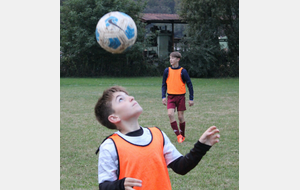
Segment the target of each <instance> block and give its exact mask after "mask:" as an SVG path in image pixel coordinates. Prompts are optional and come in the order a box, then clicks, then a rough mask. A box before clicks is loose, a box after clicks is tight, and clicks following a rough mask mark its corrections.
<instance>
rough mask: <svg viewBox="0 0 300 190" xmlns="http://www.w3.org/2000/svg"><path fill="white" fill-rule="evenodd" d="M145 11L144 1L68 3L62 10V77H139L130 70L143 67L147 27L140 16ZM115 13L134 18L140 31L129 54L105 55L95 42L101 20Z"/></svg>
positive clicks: (70, 0) (68, 0)
mask: <svg viewBox="0 0 300 190" xmlns="http://www.w3.org/2000/svg"><path fill="white" fill-rule="evenodd" d="M144 7H145V5H144V4H143V3H141V1H133V0H65V1H64V2H63V4H62V6H61V9H60V12H61V14H60V18H61V27H60V34H61V41H60V46H61V52H62V56H61V76H101V75H102V76H103V75H113V76H117V75H123V76H124V75H125V76H126V75H134V74H137V73H133V69H132V68H130V67H133V66H134V67H135V68H136V70H139V68H140V67H143V62H142V61H141V60H143V59H142V51H143V48H144V47H143V41H144V25H143V23H141V22H140V21H139V14H140V13H141V12H142V11H143V10H144ZM115 10H118V11H121V12H125V13H126V14H128V15H129V16H131V17H132V19H133V20H134V21H135V23H136V25H137V28H138V37H137V40H136V43H135V45H134V46H133V47H132V48H131V49H130V50H129V51H128V52H126V54H114V55H113V54H111V53H109V52H106V51H105V50H104V49H102V48H101V47H100V45H99V44H98V43H97V42H96V38H95V29H96V25H97V23H98V21H99V19H100V18H101V17H102V16H103V15H104V14H106V13H108V12H111V11H115ZM134 60H139V61H134ZM140 70H142V69H140ZM121 71H122V72H121ZM138 74H140V73H138Z"/></svg>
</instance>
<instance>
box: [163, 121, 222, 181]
mask: <svg viewBox="0 0 300 190" xmlns="http://www.w3.org/2000/svg"><path fill="white" fill-rule="evenodd" d="M219 138H220V135H219V130H218V129H217V128H216V127H215V126H212V127H210V128H208V129H207V130H206V131H205V132H204V133H203V134H202V135H201V137H200V139H199V140H198V141H197V143H196V144H195V145H194V148H193V149H191V151H190V152H189V153H188V154H186V155H185V156H181V157H179V158H177V159H176V160H174V161H173V162H171V163H170V164H169V165H168V167H170V168H172V170H173V171H174V172H175V173H178V174H181V175H185V174H186V173H188V172H189V171H191V170H192V169H193V168H194V167H196V166H197V164H198V163H199V162H200V160H201V159H202V157H203V156H204V155H205V154H206V152H207V151H208V150H209V149H210V148H211V146H213V145H214V144H216V143H218V142H219Z"/></svg>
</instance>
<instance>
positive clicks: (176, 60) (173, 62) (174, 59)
mask: <svg viewBox="0 0 300 190" xmlns="http://www.w3.org/2000/svg"><path fill="white" fill-rule="evenodd" d="M179 60H180V58H177V57H173V56H170V63H171V65H172V66H178V63H179Z"/></svg>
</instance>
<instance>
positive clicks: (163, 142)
mask: <svg viewBox="0 0 300 190" xmlns="http://www.w3.org/2000/svg"><path fill="white" fill-rule="evenodd" d="M142 111H143V109H142V107H141V106H140V105H139V104H138V102H137V101H136V100H135V99H134V97H132V96H129V95H128V93H127V91H126V90H125V89H124V88H123V87H119V86H114V87H111V88H109V89H107V90H105V91H104V92H103V95H102V96H101V97H100V98H99V100H98V102H97V104H96V105H95V116H96V119H97V120H98V121H99V122H100V123H101V124H102V125H104V126H105V127H107V128H109V129H117V130H118V131H117V132H115V133H114V134H113V135H111V136H109V137H108V138H106V139H105V140H104V141H103V142H102V144H101V145H100V147H99V149H98V150H97V152H96V154H97V153H98V151H99V152H100V153H99V160H98V182H99V189H101V190H112V189H114V190H124V189H125V190H134V189H135V190H154V189H163V190H171V182H170V178H169V174H168V170H167V167H170V168H172V170H173V171H174V172H176V173H178V174H181V175H184V174H186V173H187V172H189V171H190V170H192V169H193V168H194V167H195V166H196V165H197V164H198V163H199V161H200V160H201V159H202V157H203V156H204V155H205V154H206V152H207V151H208V150H209V149H210V148H211V146H213V145H214V144H215V143H217V142H219V138H220V135H219V130H218V129H217V128H216V127H215V126H212V127H210V128H208V129H207V130H206V131H205V132H204V133H203V134H202V136H201V137H200V139H199V140H198V141H197V142H196V143H195V145H194V148H193V149H191V151H190V152H189V153H188V154H186V155H185V156H182V154H181V153H179V152H178V150H177V149H176V148H175V146H174V145H173V144H172V143H171V142H170V139H169V138H168V137H167V135H166V134H165V133H164V132H163V131H161V130H160V129H159V128H157V127H151V128H144V127H141V126H140V125H139V123H138V118H139V116H140V114H141V113H142Z"/></svg>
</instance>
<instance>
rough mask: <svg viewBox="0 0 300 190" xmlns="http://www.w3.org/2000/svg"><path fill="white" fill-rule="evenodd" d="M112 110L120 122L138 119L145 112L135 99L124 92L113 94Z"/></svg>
mask: <svg viewBox="0 0 300 190" xmlns="http://www.w3.org/2000/svg"><path fill="white" fill-rule="evenodd" d="M112 109H113V110H114V111H115V113H114V115H116V116H117V117H119V119H120V120H129V119H133V118H138V117H139V116H140V114H141V113H142V112H143V108H142V107H141V106H140V105H139V103H138V102H137V101H135V100H134V97H133V96H129V95H127V94H126V93H124V92H115V93H114V94H113V99H112Z"/></svg>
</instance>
